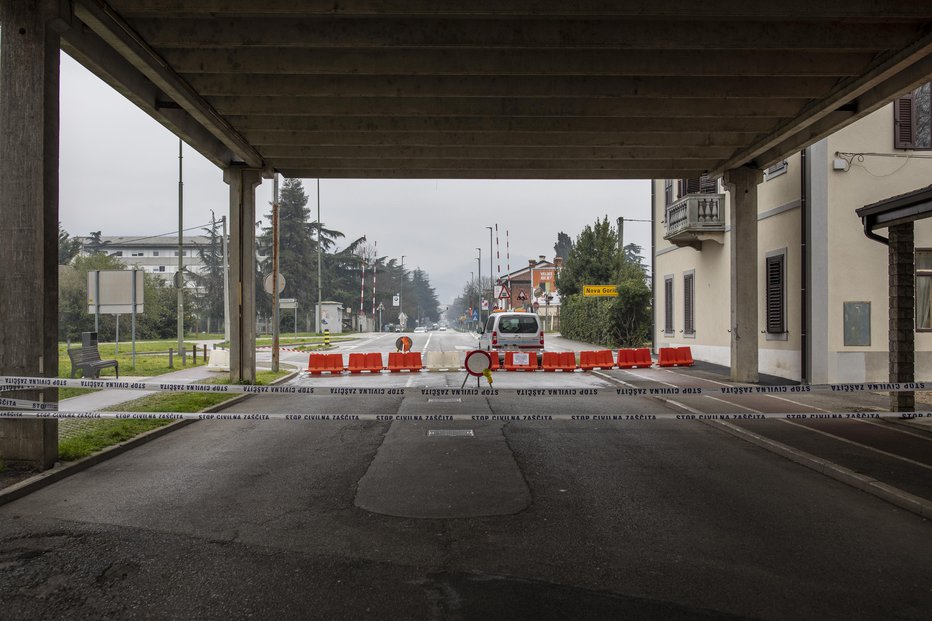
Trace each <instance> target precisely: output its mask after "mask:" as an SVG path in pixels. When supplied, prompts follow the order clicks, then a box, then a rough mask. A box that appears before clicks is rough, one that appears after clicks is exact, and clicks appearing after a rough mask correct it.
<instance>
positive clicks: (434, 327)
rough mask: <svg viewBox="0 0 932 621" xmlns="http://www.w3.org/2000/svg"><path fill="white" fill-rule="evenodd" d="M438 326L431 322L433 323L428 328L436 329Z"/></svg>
mask: <svg viewBox="0 0 932 621" xmlns="http://www.w3.org/2000/svg"><path fill="white" fill-rule="evenodd" d="M438 327H439V326H438V325H437V324H433V325H432V326H431V327H430V329H431V330H436V329H437V328H438Z"/></svg>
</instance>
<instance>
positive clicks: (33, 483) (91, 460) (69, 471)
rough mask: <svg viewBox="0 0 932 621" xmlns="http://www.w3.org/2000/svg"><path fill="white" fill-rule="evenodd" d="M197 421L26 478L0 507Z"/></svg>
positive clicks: (0, 494)
mask: <svg viewBox="0 0 932 621" xmlns="http://www.w3.org/2000/svg"><path fill="white" fill-rule="evenodd" d="M297 374H298V372H297V371H292V372H291V373H289V374H288V375H284V376H282V377H280V378H278V379H277V380H275V381H274V382H272V383H271V384H270V386H274V385H276V384H281V383H284V382H286V381H288V380H290V379H292V378H294V377H295V376H297ZM252 396H253V395H252V394H241V395H237V396H235V397H233V398H232V399H229V400H227V401H224V402H222V403H218V404H217V405H212V406H210V407H209V408H204V409H203V410H200V412H203V413H205V414H207V413H212V412H221V411H223V410H225V409H226V408H228V407H230V406H232V405H235V404H237V403H240V402H242V401H245V400H246V399H248V398H250V397H252ZM196 422H197V421H196V420H179V421H175V422H173V423H169V424H168V425H165V426H163V427H159V428H157V429H152V430H150V431H147V432H145V433H141V434H139V435H138V436H136V437H134V438H130V439H129V440H126V441H124V442H120V443H119V444H114V445H113V446H108V447H107V448H104V449H101V450H100V451H99V452H97V453H94V454H93V455H88V456H87V457H84V458H82V459H79V460H77V461H73V462H69V463H67V464H64V465H62V466H60V467H54V468H52V469H51V470H47V471H45V472H41V473H39V474H37V475H36V476H34V477H30V478H28V479H26V480H25V481H20V482H19V483H16V484H15V485H11V486H9V487H7V488H6V489H3V490H0V506H2V505H5V504H7V503H9V502H13V501H14V500H17V499H19V498H22V497H23V496H27V495H29V494H31V493H33V492H35V491H38V490H40V489H42V488H43V487H48V486H49V485H51V484H52V483H57V482H58V481H61V480H62V479H66V478H68V477H70V476H71V475H73V474H77V473H79V472H82V471H84V470H87V469H88V468H90V467H91V466H96V465H97V464H99V463H101V462H103V461H106V460H108V459H111V458H113V457H116V456H117V455H120V454H122V453H125V452H126V451H129V450H131V449H134V448H136V447H137V446H141V445H143V444H146V443H148V442H151V441H152V440H155V439H156V438H160V437H162V436H164V435H167V434H169V433H171V432H172V431H175V430H177V429H181V428H182V427H187V426H188V425H190V424H192V423H196Z"/></svg>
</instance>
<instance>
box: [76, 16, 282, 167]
mask: <svg viewBox="0 0 932 621" xmlns="http://www.w3.org/2000/svg"><path fill="white" fill-rule="evenodd" d="M74 15H75V16H76V17H77V18H78V19H80V20H81V21H82V22H84V23H85V24H87V26H88V27H89V28H90V29H91V30H93V31H94V33H95V34H97V36H99V37H100V38H101V39H102V40H103V41H105V42H106V44H107V45H108V46H110V47H111V48H113V50H114V51H115V52H116V53H117V54H118V55H120V56H122V57H123V58H124V59H125V60H126V61H127V62H128V63H129V64H131V65H132V66H133V67H135V69H136V70H137V71H139V72H140V73H141V74H142V75H144V76H145V77H146V78H147V79H148V80H150V81H151V82H152V83H153V84H154V85H155V86H156V87H157V88H159V89H160V90H161V91H162V92H164V93H165V94H166V95H167V96H168V97H169V98H171V101H172V102H173V103H175V104H178V105H179V106H181V108H182V109H184V110H185V112H187V113H188V114H189V115H190V116H191V117H192V118H193V119H194V120H195V121H197V123H199V124H200V125H202V126H203V127H204V129H206V130H207V131H208V132H209V133H210V134H212V135H213V136H214V137H215V138H216V139H218V140H219V141H220V142H222V143H223V144H224V145H226V146H227V148H228V149H229V150H230V151H231V152H232V153H233V154H234V156H235V157H236V158H237V159H239V160H241V161H243V162H245V163H246V164H247V165H249V166H251V167H254V168H262V167H263V166H264V164H263V162H262V158H261V156H260V155H259V153H258V152H257V151H256V150H255V149H253V148H252V145H250V144H249V142H247V141H246V139H244V138H243V137H242V136H240V135H239V134H238V133H236V131H235V130H233V128H232V127H231V126H230V125H229V124H228V123H227V122H226V120H225V119H223V117H222V116H220V115H219V114H217V112H216V111H215V110H213V109H212V108H211V107H210V106H209V105H208V104H207V103H206V102H205V101H204V100H203V99H202V98H201V97H200V96H199V95H198V94H197V92H196V91H194V90H193V89H192V88H191V87H190V86H189V85H188V84H187V83H186V82H185V81H184V80H182V79H181V78H180V77H179V76H178V75H177V74H176V73H175V72H174V71H172V69H171V68H170V67H168V66H167V65H166V64H165V62H164V60H162V59H161V58H160V57H159V56H158V54H156V53H155V52H154V50H152V49H151V48H150V47H149V46H148V45H146V44H145V42H144V41H142V40H141V39H139V38H138V36H136V35H135V33H133V31H132V29H131V28H129V26H128V25H127V24H126V23H125V22H123V21H122V19H121V18H120V17H119V16H118V15H116V14H114V13H113V12H112V11H111V10H109V8H108V7H107V6H106V5H102V4H100V3H98V2H94V1H93V0H76V1H75V2H74Z"/></svg>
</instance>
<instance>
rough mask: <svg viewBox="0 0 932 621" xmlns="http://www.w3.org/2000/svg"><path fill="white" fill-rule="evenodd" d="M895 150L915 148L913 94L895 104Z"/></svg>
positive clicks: (901, 98)
mask: <svg viewBox="0 0 932 621" xmlns="http://www.w3.org/2000/svg"><path fill="white" fill-rule="evenodd" d="M893 148H895V149H912V148H913V94H912V93H909V94H908V95H906V96H905V97H900V98H899V99H897V100H896V101H895V102H894V103H893Z"/></svg>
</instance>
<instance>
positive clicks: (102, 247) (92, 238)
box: [84, 231, 110, 254]
mask: <svg viewBox="0 0 932 621" xmlns="http://www.w3.org/2000/svg"><path fill="white" fill-rule="evenodd" d="M109 245H110V242H108V241H103V240H101V238H100V231H91V233H90V235H88V237H87V241H86V242H84V249H85V250H87V253H88V254H104V253H105V252H106V250H107V246H109Z"/></svg>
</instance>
